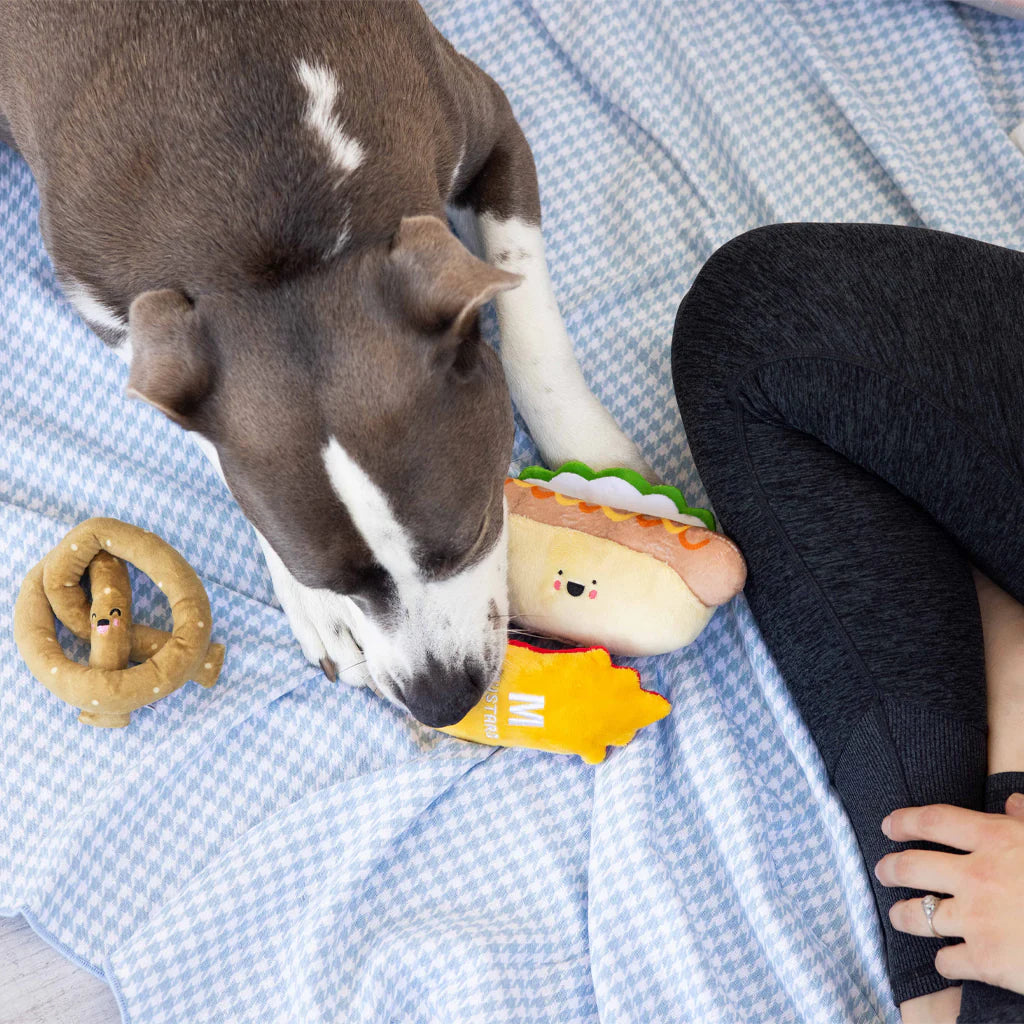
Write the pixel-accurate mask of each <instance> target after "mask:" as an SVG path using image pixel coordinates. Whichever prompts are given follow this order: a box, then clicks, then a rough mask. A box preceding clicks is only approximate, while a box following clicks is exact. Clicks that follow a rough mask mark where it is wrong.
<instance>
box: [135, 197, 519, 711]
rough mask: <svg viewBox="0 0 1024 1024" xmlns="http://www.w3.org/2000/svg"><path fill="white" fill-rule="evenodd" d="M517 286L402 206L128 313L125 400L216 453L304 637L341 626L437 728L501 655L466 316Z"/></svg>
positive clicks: (481, 376) (502, 613)
mask: <svg viewBox="0 0 1024 1024" xmlns="http://www.w3.org/2000/svg"><path fill="white" fill-rule="evenodd" d="M518 281H519V279H518V278H517V277H516V276H515V275H512V274H507V273H505V272H504V271H501V270H498V269H496V268H494V267H491V266H489V265H488V264H486V263H483V262H481V261H480V260H478V259H476V258H475V257H474V256H472V255H471V254H470V253H469V252H468V250H466V249H465V248H464V247H463V246H462V245H461V243H460V242H459V241H458V240H457V239H456V238H455V237H454V235H452V234H451V232H450V231H449V230H448V228H447V226H446V225H445V224H444V223H443V222H442V221H440V220H438V219H437V218H434V217H412V218H406V219H405V220H403V221H402V223H401V226H400V228H399V230H398V231H397V233H396V234H395V235H394V237H393V238H391V239H389V240H382V241H381V242H380V243H379V244H375V245H367V246H363V247H361V248H358V249H353V250H352V251H351V253H349V254H348V255H347V256H345V257H344V258H341V259H335V260H332V261H329V262H326V263H324V264H323V265H321V266H318V267H316V268H315V269H313V270H311V271H307V272H304V273H302V274H299V275H296V276H293V277H291V278H290V279H288V280H283V281H279V282H277V283H275V284H274V285H273V286H271V287H265V288H247V289H241V290H237V291H230V292H229V291H218V293H216V294H199V295H195V296H190V297H186V296H185V295H184V294H183V293H181V292H177V291H156V292H146V293H144V294H142V295H140V296H139V297H138V298H136V299H135V301H134V302H133V303H132V306H131V310H130V314H129V340H130V342H131V345H132V356H131V360H132V362H131V371H130V375H129V383H128V387H129V393H133V394H135V395H137V396H139V397H142V398H144V399H145V400H147V401H149V402H151V403H152V404H154V405H155V406H157V407H158V408H159V409H161V410H162V411H163V412H165V413H166V414H167V415H168V416H170V417H171V418H173V419H174V420H176V421H177V422H178V423H180V424H181V425H182V426H184V427H186V428H187V429H189V430H194V431H197V432H199V433H200V434H201V435H203V436H204V437H205V438H206V439H208V440H209V441H210V442H211V443H212V444H213V445H214V446H215V448H216V450H217V453H218V456H219V459H220V465H221V469H222V472H223V474H224V477H225V479H226V481H227V483H228V486H229V487H230V488H231V490H232V492H233V494H234V495H235V497H236V499H237V500H238V502H239V504H240V506H241V508H242V510H243V511H244V512H245V514H246V516H247V517H248V518H249V520H250V521H251V522H252V523H253V525H254V526H255V527H256V528H257V529H258V530H259V531H260V533H261V534H262V535H263V537H264V538H266V541H267V542H268V543H269V545H270V546H271V547H272V548H273V550H274V552H275V553H276V554H277V555H278V556H279V558H280V559H281V561H282V562H283V563H284V566H285V567H286V568H287V570H288V572H290V573H291V575H292V576H293V577H294V578H295V580H297V581H298V583H299V584H300V585H301V588H303V589H304V590H308V591H311V592H313V593H314V594H315V595H316V599H315V602H314V603H315V604H316V605H317V610H316V611H315V612H311V613H310V614H311V615H313V616H314V618H315V619H316V620H317V621H316V622H315V626H316V628H317V630H318V631H319V632H320V633H321V634H324V633H328V634H330V633H332V631H334V630H338V629H342V628H348V629H350V630H351V632H352V634H353V636H354V637H355V639H356V641H357V642H358V643H359V645H360V646H361V647H362V648H363V650H364V652H365V656H366V659H367V662H368V667H369V669H370V673H371V675H372V676H373V678H374V680H375V682H376V683H377V685H378V687H379V688H380V689H381V690H382V691H383V692H384V693H385V694H386V695H388V696H389V697H391V698H392V699H393V700H396V701H397V702H399V703H401V704H403V705H405V706H406V707H408V709H409V710H410V711H411V712H412V713H413V714H414V715H415V716H416V717H417V718H419V719H420V720H421V721H422V722H424V723H426V724H428V725H433V726H438V725H448V724H451V723H453V722H455V721H458V720H459V719H460V718H461V717H462V716H463V715H464V714H465V713H466V712H467V711H468V710H469V709H470V708H471V707H472V706H473V705H474V704H475V703H476V702H477V700H478V699H479V697H480V695H481V694H482V692H483V690H484V688H485V687H486V686H487V684H488V683H490V682H492V681H493V680H494V679H495V678H497V673H498V672H500V669H501V664H502V660H503V657H504V651H505V618H506V612H507V596H506V578H505V561H506V547H507V535H506V527H505V514H504V501H503V494H502V482H503V479H504V476H505V474H506V471H507V469H508V463H509V459H510V456H511V444H512V413H511V403H510V400H509V394H508V388H507V385H506V383H505V379H504V375H503V373H502V370H501V365H500V363H499V361H498V359H497V357H496V356H495V354H494V352H493V351H492V350H491V349H490V348H489V347H488V346H487V345H485V344H484V343H483V342H482V341H481V339H480V333H479V327H478V322H477V321H478V313H479V310H480V307H481V306H482V305H483V304H484V303H486V302H487V301H489V300H490V299H491V298H492V297H493V296H494V295H495V294H496V293H497V292H499V291H502V290H504V289H507V288H511V287H514V286H515V285H516V284H517V283H518ZM321 639H322V641H323V642H324V644H325V645H326V649H327V651H328V653H330V650H331V638H330V635H321ZM341 667H344V666H341Z"/></svg>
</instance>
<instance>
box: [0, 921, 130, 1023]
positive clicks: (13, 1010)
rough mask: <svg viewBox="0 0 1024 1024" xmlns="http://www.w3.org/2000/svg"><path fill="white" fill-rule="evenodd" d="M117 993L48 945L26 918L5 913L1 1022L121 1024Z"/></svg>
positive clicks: (0, 941)
mask: <svg viewBox="0 0 1024 1024" xmlns="http://www.w3.org/2000/svg"><path fill="white" fill-rule="evenodd" d="M120 1020H121V1014H120V1013H119V1012H118V1009H117V1003H116V1001H115V1000H114V994H113V993H112V992H111V991H110V988H109V987H108V986H107V985H106V984H105V983H104V982H102V981H100V980H99V979H98V978H96V977H93V975H91V974H90V973H89V972H88V971H83V970H82V969H81V968H80V967H76V966H75V965H74V964H73V963H72V962H71V961H70V960H67V959H65V958H64V957H63V956H61V955H60V953H58V952H57V951H56V950H55V949H53V947H51V946H49V945H47V944H46V943H45V942H43V940H42V939H41V938H39V936H38V935H36V933H35V932H34V931H32V929H31V928H29V926H28V924H27V923H26V922H25V919H24V918H23V917H15V918H9V917H0V1024H120Z"/></svg>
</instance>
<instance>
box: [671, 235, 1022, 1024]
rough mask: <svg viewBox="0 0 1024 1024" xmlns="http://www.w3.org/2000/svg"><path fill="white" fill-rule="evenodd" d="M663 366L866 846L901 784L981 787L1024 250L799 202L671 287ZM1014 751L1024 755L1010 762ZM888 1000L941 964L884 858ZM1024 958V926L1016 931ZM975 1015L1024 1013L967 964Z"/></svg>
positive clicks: (934, 985) (1000, 796) (1008, 519)
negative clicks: (910, 925) (904, 927)
mask: <svg viewBox="0 0 1024 1024" xmlns="http://www.w3.org/2000/svg"><path fill="white" fill-rule="evenodd" d="M672 375H673V380H674V383H675V388H676V395H677V397H678V399H679V407H680V410H681V411H682V416H683V423H684V426H685V428H686V433H687V437H688V439H689V442H690V447H691V450H692V452H693V457H694V459H695V461H696V465H697V469H698V471H699V473H700V475H701V479H702V480H703V482H704V485H705V487H706V489H707V492H708V495H709V497H710V499H711V502H712V504H713V505H714V507H715V510H716V512H717V513H718V515H719V517H720V519H721V522H722V527H723V529H724V531H725V532H726V533H727V534H728V535H729V536H731V537H732V538H733V539H734V540H735V541H736V542H737V543H738V544H739V546H740V548H741V550H742V551H743V553H744V555H745V556H746V558H747V562H748V565H749V571H750V572H749V580H748V583H747V588H746V596H747V600H748V601H749V603H750V607H751V609H752V611H753V613H754V616H755V617H756V619H757V621H758V624H759V625H760V627H761V630H762V632H763V634H764V637H765V641H766V642H767V644H768V647H769V649H770V650H771V652H772V654H773V655H774V657H775V660H776V663H777V664H778V666H779V669H780V670H781V672H782V675H783V677H784V678H785V680H786V683H787V685H788V687H789V689H790V692H791V693H792V694H793V697H794V699H795V700H796V703H797V705H798V706H799V708H800V711H801V713H802V715H803V717H804V720H805V721H806V723H807V725H808V727H809V728H810V731H811V733H812V734H813V736H814V739H815V741H816V743H817V744H818V747H819V748H820V750H821V753H822V756H823V758H824V760H825V764H826V765H827V768H828V772H829V776H830V778H831V780H832V783H833V785H834V786H835V788H836V790H837V791H838V793H839V795H840V797H841V798H842V800H843V803H844V805H845V807H846V810H847V812H848V814H849V816H850V819H851V821H852V823H853V827H854V830H855V831H856V834H857V837H858V840H859V842H860V846H861V850H862V852H863V854H864V858H865V860H866V862H867V864H868V867H869V868H874V865H875V863H876V862H877V860H878V859H879V858H880V857H881V856H883V855H884V854H886V853H888V852H890V851H892V850H894V849H898V848H901V847H899V846H897V844H894V843H891V842H890V841H889V840H887V839H886V838H885V836H883V835H882V833H881V831H880V830H879V825H880V823H881V821H882V818H883V817H885V815H886V814H888V813H889V812H890V811H892V810H894V809H895V808H897V807H902V806H907V805H917V804H926V803H933V802H943V803H953V804H959V805H962V806H964V807H972V808H976V809H979V810H981V809H988V810H993V811H1001V810H1002V809H1003V801H1004V800H1005V798H1006V796H1007V795H1008V794H1009V793H1010V792H1013V791H1014V790H1015V789H1024V776H1022V775H1020V774H1017V773H1013V774H1012V775H1011V774H1009V773H1007V774H1006V775H1000V776H994V777H993V778H992V779H990V780H989V784H988V787H987V792H986V767H985V766H986V708H985V665H984V649H983V643H982V635H981V621H980V617H979V612H978V603H977V597H976V593H975V589H974V584H973V581H972V577H971V569H970V566H971V563H973V564H974V565H976V566H977V567H978V568H979V569H981V570H982V571H983V572H984V573H986V574H987V575H988V576H989V577H991V578H992V579H993V580H994V581H995V582H997V583H998V584H999V585H1000V586H1002V587H1003V588H1004V589H1005V590H1007V591H1008V592H1009V593H1011V594H1012V595H1013V596H1014V597H1016V598H1017V599H1018V600H1020V601H1024V255H1021V254H1020V253H1017V252H1013V251H1010V250H1008V249H1001V248H998V247H995V246H990V245H984V244H982V243H980V242H976V241H972V240H969V239H965V238H960V237H957V236H955V235H948V234H942V233H939V232H934V231H925V230H921V229H916V228H898V227H890V226H883V225H861V224H853V225H821V224H787V225H778V226H775V227H769V228H761V229H758V230H756V231H752V232H749V233H748V234H745V235H742V236H740V237H739V238H736V239H734V240H733V241H731V242H729V243H728V244H727V245H725V246H724V247H723V248H721V249H719V250H718V251H717V252H716V253H715V254H714V255H713V256H712V257H711V258H710V259H709V260H708V262H707V264H706V266H705V267H704V268H703V270H701V272H700V274H699V275H698V277H697V279H696V281H695V282H694V284H693V287H692V288H691V290H690V292H689V293H688V294H687V296H686V298H685V299H684V301H683V303H682V305H681V306H680V309H679V316H678V319H677V321H676V330H675V337H674V341H673V350H672ZM1020 768H1021V769H1022V770H1024V764H1021V765H1020ZM870 879H871V882H872V885H873V886H874V892H875V899H876V901H877V903H878V907H879V911H880V916H881V921H882V925H883V932H884V935H885V941H886V954H887V958H888V963H889V972H890V978H891V981H892V987H893V994H894V998H895V999H896V1001H897V1002H902V1001H903V1000H905V999H909V998H911V997H913V996H919V995H924V994H925V993H928V992H933V991H936V990H938V989H940V988H942V987H944V986H946V985H949V984H951V982H948V981H946V980H945V979H943V978H942V977H940V976H939V975H938V974H937V973H936V971H935V967H934V963H933V961H934V956H935V953H936V951H937V950H938V948H939V947H940V942H939V940H936V939H921V938H915V937H912V936H907V935H903V934H902V933H900V932H896V931H894V930H893V929H892V928H891V927H890V925H889V918H888V909H889V907H890V906H891V905H892V904H893V903H894V902H895V901H896V900H898V899H905V898H907V897H908V896H910V895H914V893H912V892H911V891H909V890H905V889H904V890H897V889H886V888H884V887H882V886H880V885H878V884H877V882H876V880H875V878H874V874H873V872H872V873H871V874H870ZM1021 957H1022V959H1024V950H1021ZM960 1019H961V1020H962V1021H968V1020H969V1021H1024V998H1022V997H1019V996H1016V995H1014V994H1012V993H1009V992H1006V991H1004V990H1002V989H996V988H990V987H988V986H985V985H980V984H969V985H965V986H964V993H963V1009H962V1012H961V1017H960Z"/></svg>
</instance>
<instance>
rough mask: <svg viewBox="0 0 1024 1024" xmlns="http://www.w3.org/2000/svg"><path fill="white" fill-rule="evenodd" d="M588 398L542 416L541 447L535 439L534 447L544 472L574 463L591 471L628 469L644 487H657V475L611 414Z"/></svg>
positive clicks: (548, 411) (595, 400) (539, 442)
mask: <svg viewBox="0 0 1024 1024" xmlns="http://www.w3.org/2000/svg"><path fill="white" fill-rule="evenodd" d="M588 397H589V398H590V401H585V400H584V401H577V402H574V403H572V404H571V406H569V407H566V408H561V409H556V410H551V409H549V410H547V411H546V412H545V421H546V422H545V427H546V429H545V431H544V433H545V435H546V437H545V440H544V442H543V443H542V442H541V441H540V439H538V446H539V447H540V449H541V454H542V455H543V456H544V460H545V462H546V463H547V465H548V468H550V469H557V468H558V467H559V466H561V465H563V464H564V463H566V462H570V461H574V460H575V461H578V462H585V463H586V464H587V465H588V466H589V467H590V468H591V469H593V470H595V471H599V470H602V469H632V470H634V471H635V472H637V473H639V474H640V475H641V476H642V477H643V478H644V479H645V480H646V481H647V482H648V483H651V484H654V483H657V482H658V477H657V474H655V472H654V470H653V469H651V467H650V466H649V465H648V463H647V460H646V459H645V458H644V457H643V455H641V454H640V449H639V448H637V446H636V445H635V444H634V443H633V442H632V441H631V440H630V439H629V438H628V437H626V435H625V434H624V433H623V432H622V430H621V428H620V427H619V425H618V424H617V423H616V422H615V418H614V417H613V416H612V414H611V413H610V412H608V410H607V409H605V407H604V406H603V405H601V403H600V402H599V401H598V400H597V399H596V398H594V397H593V396H588Z"/></svg>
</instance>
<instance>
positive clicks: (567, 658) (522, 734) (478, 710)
mask: <svg viewBox="0 0 1024 1024" xmlns="http://www.w3.org/2000/svg"><path fill="white" fill-rule="evenodd" d="M671 710H672V705H671V704H669V702H668V701H667V700H666V699H665V698H664V697H662V696H661V695H660V694H657V693H652V692H651V691H650V690H645V689H643V688H642V687H641V686H640V676H639V674H638V673H637V671H636V670H635V669H632V668H619V667H617V666H615V665H613V664H612V660H611V657H610V655H609V654H608V652H607V651H606V650H605V649H604V648H602V647H591V648H586V649H579V650H570V651H545V650H541V649H540V648H537V647H531V646H530V645H529V644H524V643H521V642H519V641H517V640H512V641H510V642H509V645H508V653H507V655H506V658H505V668H504V671H503V672H502V674H501V678H500V679H499V680H498V681H497V682H495V683H492V684H491V685H490V686H489V687H488V688H487V690H486V691H485V693H484V696H483V698H482V699H481V701H480V703H479V704H477V705H476V707H475V708H473V710H472V711H470V713H469V714H468V715H466V717H465V718H464V719H463V720H462V721H461V722H458V723H457V724H455V725H450V726H447V727H446V728H444V729H442V730H441V731H442V732H446V733H448V734H449V735H451V736H458V737H459V738H460V739H464V740H474V741H475V742H477V743H487V744H490V745H491V746H496V747H529V748H531V749H533V750H546V751H549V752H551V753H555V754H579V755H580V757H582V758H583V760H584V761H586V762H587V763H588V764H598V763H599V762H601V761H603V760H604V758H605V754H606V752H607V748H608V747H609V746H617V747H622V746H625V745H626V744H627V743H629V741H630V740H631V739H632V738H633V736H634V735H635V734H636V732H637V730H638V729H642V728H644V726H647V725H650V724H651V723H652V722H657V721H658V720H659V719H661V718H664V717H665V716H666V715H667V714H668V713H669V711H671Z"/></svg>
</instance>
